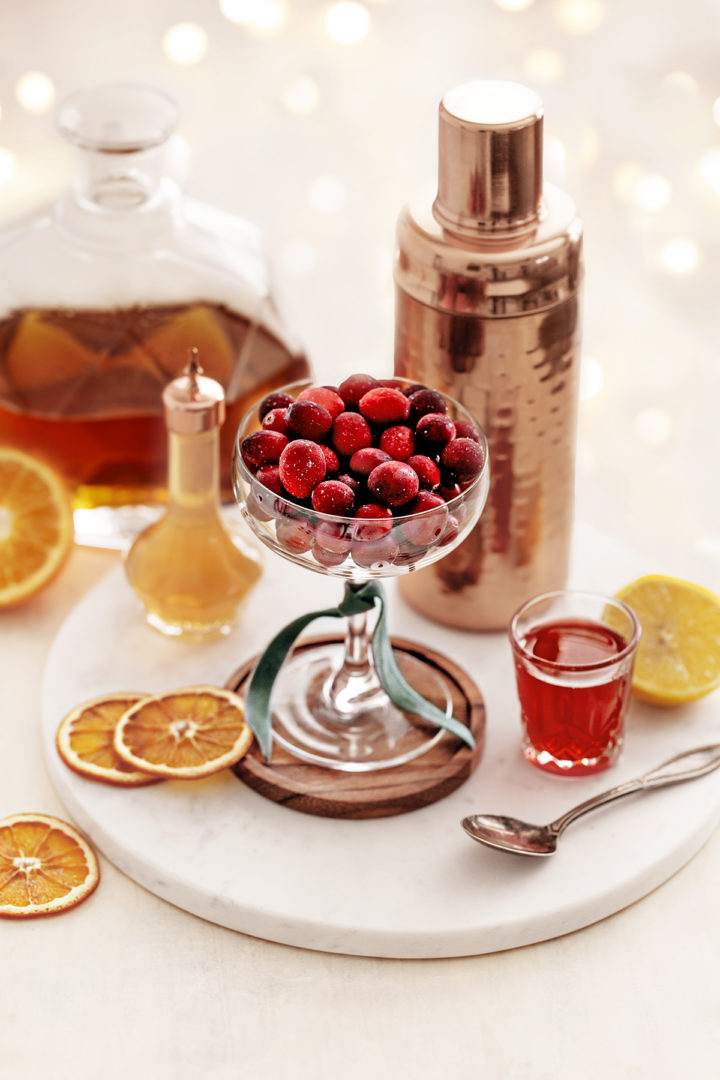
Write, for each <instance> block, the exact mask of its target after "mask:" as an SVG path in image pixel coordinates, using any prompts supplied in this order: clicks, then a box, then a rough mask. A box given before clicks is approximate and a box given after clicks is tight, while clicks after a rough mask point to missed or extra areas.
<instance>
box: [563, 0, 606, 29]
mask: <svg viewBox="0 0 720 1080" xmlns="http://www.w3.org/2000/svg"><path fill="white" fill-rule="evenodd" d="M555 17H556V19H557V21H558V22H559V23H560V26H561V27H562V28H563V30H567V31H568V33H570V34H590V33H592V31H593V30H597V28H598V26H600V24H601V23H602V22H603V20H604V19H605V5H604V4H603V3H602V2H601V0H558V2H557V3H556V5H555Z"/></svg>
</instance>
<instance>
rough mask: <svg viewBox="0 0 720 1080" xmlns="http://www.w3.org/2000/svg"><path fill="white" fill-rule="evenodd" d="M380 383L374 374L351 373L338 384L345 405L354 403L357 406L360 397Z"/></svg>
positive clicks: (348, 405)
mask: <svg viewBox="0 0 720 1080" xmlns="http://www.w3.org/2000/svg"><path fill="white" fill-rule="evenodd" d="M379 385H380V383H379V382H378V380H377V379H374V378H373V377H372V375H350V377H349V378H347V379H345V381H344V382H341V383H340V385H339V386H338V394H339V395H340V397H341V398H342V399H343V401H344V402H345V407H346V408H348V407H350V406H352V405H355V406H357V404H358V402H359V401H360V398H361V397H362V396H363V395H364V394H367V392H368V390H372V389H373V388H374V387H375V386H379Z"/></svg>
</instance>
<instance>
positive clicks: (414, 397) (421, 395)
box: [408, 388, 447, 427]
mask: <svg viewBox="0 0 720 1080" xmlns="http://www.w3.org/2000/svg"><path fill="white" fill-rule="evenodd" d="M408 401H409V402H410V423H411V424H412V425H413V427H414V426H415V425H416V424H417V422H418V420H419V419H420V417H421V416H425V414H426V413H446V412H447V403H446V401H445V398H444V397H443V396H442V394H440V393H438V391H437V390H428V389H427V388H426V389H424V390H416V391H415V393H414V394H411V395H410V396H409V398H408Z"/></svg>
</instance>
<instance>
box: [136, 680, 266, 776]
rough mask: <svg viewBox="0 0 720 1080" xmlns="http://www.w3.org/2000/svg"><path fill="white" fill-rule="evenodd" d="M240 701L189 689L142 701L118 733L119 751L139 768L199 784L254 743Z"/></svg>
mask: <svg viewBox="0 0 720 1080" xmlns="http://www.w3.org/2000/svg"><path fill="white" fill-rule="evenodd" d="M252 738H253V736H252V731H251V730H250V727H249V725H248V724H247V723H246V722H245V708H244V705H243V700H242V698H240V697H238V696H237V694H233V693H232V691H230V690H223V689H220V688H219V687H215V686H189V687H186V688H184V689H182V690H170V691H167V692H166V693H163V694H154V695H153V696H152V697H146V698H143V699H142V700H141V701H138V703H137V704H136V705H133V706H132V707H131V708H130V709H128V711H127V712H126V713H125V714H124V716H123V717H122V719H121V720H120V722H119V723H118V726H117V728H116V729H115V749H116V751H117V753H118V754H119V756H120V757H121V758H123V760H124V761H127V763H128V764H129V765H132V766H133V768H135V769H144V770H145V771H146V772H150V773H154V774H155V775H156V776H167V777H174V778H175V779H178V780H197V779H199V778H200V777H203V776H210V775H211V774H212V773H215V772H219V771H220V769H224V768H226V767H227V766H228V765H234V764H235V762H236V761H239V760H240V758H241V757H242V756H243V755H244V754H245V752H246V751H247V749H248V747H249V746H250V743H251V742H252Z"/></svg>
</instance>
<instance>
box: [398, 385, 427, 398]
mask: <svg viewBox="0 0 720 1080" xmlns="http://www.w3.org/2000/svg"><path fill="white" fill-rule="evenodd" d="M418 390H427V386H426V385H425V383H421V382H414V383H412V384H411V385H410V386H406V387H404V389H403V394H404V395H405V397H410V396H411V395H412V394H416V393H417V392H418Z"/></svg>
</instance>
